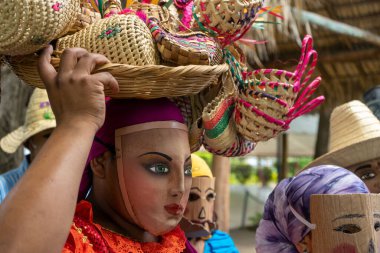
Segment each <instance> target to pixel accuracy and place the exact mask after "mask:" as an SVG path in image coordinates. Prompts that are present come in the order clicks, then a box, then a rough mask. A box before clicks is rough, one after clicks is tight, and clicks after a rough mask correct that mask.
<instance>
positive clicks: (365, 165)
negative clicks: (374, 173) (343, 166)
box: [354, 164, 372, 173]
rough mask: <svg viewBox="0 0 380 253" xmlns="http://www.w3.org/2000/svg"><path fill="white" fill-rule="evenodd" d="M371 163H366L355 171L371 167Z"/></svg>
mask: <svg viewBox="0 0 380 253" xmlns="http://www.w3.org/2000/svg"><path fill="white" fill-rule="evenodd" d="M371 167H372V166H371V164H364V165H362V166H359V167H358V168H357V169H356V170H355V171H354V173H356V172H358V171H359V170H362V169H368V168H371Z"/></svg>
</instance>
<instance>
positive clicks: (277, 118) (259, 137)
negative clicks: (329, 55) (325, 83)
mask: <svg viewBox="0 0 380 253" xmlns="http://www.w3.org/2000/svg"><path fill="white" fill-rule="evenodd" d="M312 43H313V41H312V38H311V36H306V37H305V38H304V40H303V46H302V54H301V58H300V61H299V64H298V67H297V69H296V70H295V71H294V72H288V71H284V70H276V69H259V70H255V71H252V72H244V71H243V72H242V71H239V66H238V63H235V64H232V62H231V61H230V62H229V63H230V66H231V69H233V70H232V71H233V72H234V73H235V82H236V83H237V85H238V86H239V95H238V98H237V105H236V112H235V121H236V127H237V130H238V132H240V133H241V134H242V135H243V136H245V137H246V138H247V139H249V140H252V141H265V140H268V139H270V138H273V137H275V136H276V135H278V134H279V133H280V132H282V131H284V130H287V129H288V128H289V124H290V122H291V121H292V120H293V119H295V118H296V117H299V116H301V115H303V114H305V113H308V112H310V111H311V110H313V109H314V108H315V107H317V106H318V105H320V104H321V103H322V102H323V101H324V98H323V97H318V98H315V99H313V100H311V101H310V102H308V99H309V98H310V97H311V96H312V94H313V93H314V92H315V90H316V89H317V87H318V86H319V84H320V81H321V78H320V77H317V78H316V79H315V80H313V81H312V82H311V83H310V84H307V83H308V81H309V80H310V78H311V75H312V73H313V71H314V69H315V66H316V64H317V53H316V51H315V50H313V49H312ZM231 59H232V58H230V60H231ZM232 60H233V59H232ZM310 61H311V63H310ZM309 63H310V66H309Z"/></svg>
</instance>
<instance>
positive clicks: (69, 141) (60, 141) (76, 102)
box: [0, 48, 118, 253]
mask: <svg viewBox="0 0 380 253" xmlns="http://www.w3.org/2000/svg"><path fill="white" fill-rule="evenodd" d="M51 52H52V49H51V48H48V49H45V50H44V52H43V53H42V55H41V60H40V63H39V71H40V75H41V78H42V79H43V81H44V83H45V85H46V88H47V91H48V95H49V99H50V103H51V106H52V109H53V111H54V114H55V116H56V119H57V127H56V129H55V130H54V132H53V133H52V135H51V136H50V138H49V139H48V141H47V142H46V143H45V145H44V146H43V148H42V150H41V151H40V152H39V154H38V155H37V157H36V158H35V160H34V161H33V163H32V164H31V166H30V169H29V170H28V171H27V172H26V174H25V175H24V176H23V178H22V179H21V180H20V182H19V183H18V185H17V186H16V187H14V189H13V190H12V191H11V192H10V193H9V195H8V197H7V198H6V199H5V200H4V202H3V203H2V204H1V205H0V230H1V232H0V252H15V253H16V252H17V253H24V252H33V253H35V252H39V253H44V252H46V253H51V252H61V250H62V248H63V245H64V243H65V241H66V239H67V236H68V233H69V229H70V225H71V222H72V219H73V216H74V211H75V206H76V200H77V195H78V190H79V184H80V180H81V177H82V173H83V170H84V166H85V163H86V159H87V156H88V153H89V150H90V148H91V144H92V141H93V137H94V135H95V133H96V131H97V130H98V129H99V127H100V126H101V125H102V124H103V122H104V115H105V102H104V86H108V87H109V88H111V89H112V90H113V91H114V92H117V91H118V84H117V82H116V80H115V78H114V77H113V76H112V75H110V74H109V73H98V74H91V73H92V72H93V70H94V69H95V67H96V66H98V65H102V64H105V63H107V62H108V60H107V58H105V57H104V56H101V55H96V54H89V53H88V52H87V51H85V50H84V49H77V48H76V49H69V50H66V51H65V52H64V54H63V55H62V61H61V65H60V69H59V71H58V73H57V72H56V71H55V69H54V68H53V66H52V65H51V64H50V55H51Z"/></svg>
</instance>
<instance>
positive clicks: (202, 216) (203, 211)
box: [198, 207, 206, 220]
mask: <svg viewBox="0 0 380 253" xmlns="http://www.w3.org/2000/svg"><path fill="white" fill-rule="evenodd" d="M198 219H200V220H203V219H206V211H205V208H204V207H202V209H201V211H200V212H199V215H198Z"/></svg>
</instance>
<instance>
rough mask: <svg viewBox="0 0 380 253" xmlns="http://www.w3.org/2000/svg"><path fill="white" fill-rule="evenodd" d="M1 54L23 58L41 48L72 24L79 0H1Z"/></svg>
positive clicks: (78, 9) (59, 35) (78, 8)
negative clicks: (24, 55)
mask: <svg viewBox="0 0 380 253" xmlns="http://www.w3.org/2000/svg"><path fill="white" fill-rule="evenodd" d="M1 5H2V6H1V8H0V29H1V34H0V54H4V55H23V54H28V53H33V52H35V51H37V50H38V49H41V48H43V47H44V46H46V45H47V44H49V42H50V41H52V40H54V39H57V38H59V37H61V36H62V35H63V34H65V33H66V32H68V31H69V29H70V28H71V27H72V26H73V25H74V23H75V21H76V17H77V15H78V13H79V12H80V1H79V0H60V1H56V0H18V1H2V3H1Z"/></svg>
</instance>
